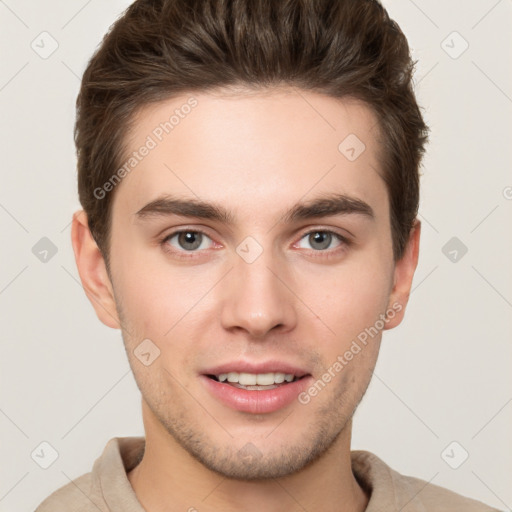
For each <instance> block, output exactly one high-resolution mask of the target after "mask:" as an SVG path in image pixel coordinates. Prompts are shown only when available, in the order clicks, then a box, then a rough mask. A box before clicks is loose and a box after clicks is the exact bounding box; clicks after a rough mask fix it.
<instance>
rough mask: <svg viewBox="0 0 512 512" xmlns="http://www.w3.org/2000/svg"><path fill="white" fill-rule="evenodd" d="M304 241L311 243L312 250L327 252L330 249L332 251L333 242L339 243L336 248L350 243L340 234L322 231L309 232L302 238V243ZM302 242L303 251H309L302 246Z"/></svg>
mask: <svg viewBox="0 0 512 512" xmlns="http://www.w3.org/2000/svg"><path fill="white" fill-rule="evenodd" d="M303 240H305V241H306V242H307V243H309V244H310V248H312V249H313V250H314V251H325V250H326V249H329V248H331V249H332V248H333V247H332V246H331V244H332V242H333V241H334V242H336V241H338V244H337V245H335V246H334V248H336V247H340V246H343V245H348V243H349V241H348V240H347V239H346V238H345V237H343V236H341V235H339V234H338V233H334V232H333V231H326V230H321V229H317V230H314V231H309V232H308V233H306V234H305V235H304V236H303V237H302V238H301V242H302V241H303ZM301 242H299V247H300V248H302V249H308V247H304V246H303V245H301Z"/></svg>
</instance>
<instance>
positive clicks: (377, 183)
mask: <svg viewBox="0 0 512 512" xmlns="http://www.w3.org/2000/svg"><path fill="white" fill-rule="evenodd" d="M191 97H193V98H194V100H193V101H191V100H190V98H191ZM187 102H188V104H189V105H194V106H193V107H192V108H182V106H183V105H185V104H187ZM176 109H178V111H179V112H180V113H181V114H180V115H178V117H177V118H179V121H177V122H176V119H177V118H176V119H175V120H174V121H175V125H174V126H173V128H172V131H171V130H170V129H169V126H167V129H168V130H169V133H166V131H165V130H164V129H163V128H162V125H161V123H164V122H165V121H166V120H169V117H170V115H172V113H173V112H175V111H176ZM163 126H165V125H163ZM159 127H160V130H159V129H158V128H159ZM351 134H352V135H351ZM148 136H149V138H150V139H151V140H152V141H153V142H154V144H153V143H152V142H149V140H150V139H148ZM347 136H350V138H349V139H347V141H345V142H344V143H343V141H344V140H345V138H346V137H347ZM355 137H357V139H356V138H355ZM127 140H128V145H129V148H130V153H131V152H133V151H137V150H138V149H139V148H140V147H141V146H144V145H146V147H148V145H149V146H150V150H149V151H147V152H145V151H142V152H141V153H147V154H146V155H145V156H143V157H142V158H141V159H140V161H138V162H137V164H136V166H135V167H134V168H133V170H131V171H130V172H129V173H126V175H125V176H124V178H123V180H122V182H121V183H120V184H118V185H117V188H116V190H115V196H114V201H113V206H112V245H111V268H112V274H111V279H112V280H111V285H112V290H113V295H114V296H115V309H113V310H112V316H115V317H116V318H118V320H119V322H120V326H121V329H122V334H123V339H124V342H125V346H126V351H127V355H128V358H129V361H130V365H131V368H132V370H133V373H134V376H135V379H136V381H137V384H138V386H139V388H140V390H141V393H142V397H143V400H144V402H145V405H146V406H147V410H148V411H149V414H151V415H152V417H153V420H154V421H157V422H158V424H159V425H161V426H162V427H163V428H164V429H165V431H166V432H168V433H169V434H170V435H171V436H172V438H174V439H175V440H176V441H177V442H178V443H179V445H181V447H182V448H184V449H185V450H186V451H187V452H188V453H190V454H191V455H192V456H193V457H194V458H195V459H197V460H198V461H200V462H201V463H202V464H203V465H205V466H206V467H208V468H210V469H213V470H215V471H217V472H219V473H221V474H223V475H225V476H227V477H230V478H238V479H259V478H270V477H279V476H284V475H289V474H291V473H293V472H296V471H299V470H300V469H301V468H303V467H305V466H306V465H307V464H308V463H310V462H311V461H314V460H316V459H318V457H319V456H320V455H322V454H323V453H324V452H325V451H326V450H327V448H329V447H330V446H331V445H332V444H333V443H334V442H335V441H336V439H337V438H338V437H339V436H340V433H342V432H343V431H344V429H345V428H346V427H347V426H348V425H349V423H350V419H351V417H352V414H353V413H354V410H355V408H356V407H357V404H358V403H359V401H360V400H361V398H362V396H363V394H364V392H365V391H366V388H367V386H368V383H369V381H370V377H371V373H372V371H373V368H374V366H375V363H376V359H377V354H378V350H379V345H380V339H381V334H382V330H383V329H386V328H390V327H393V326H394V325H396V324H397V323H399V321H400V320H401V315H402V314H403V308H404V307H405V302H406V299H407V298H406V295H407V294H408V290H407V293H405V294H404V293H402V294H400V293H399V291H400V290H398V285H400V283H401V281H400V279H402V278H401V277H400V275H401V274H399V269H400V267H399V265H400V263H399V264H398V265H397V266H395V262H394V261H393V250H392V238H391V229H390V222H389V205H388V201H389V199H388V194H387V191H386V187H385V184H384V181H383V180H382V178H381V176H380V174H379V172H380V167H379V154H380V147H379V145H378V133H377V126H376V118H375V117H374V116H373V114H372V113H371V111H370V110H369V109H368V108H367V107H366V106H365V105H363V104H361V103H358V102H355V101H352V102H350V101H348V100H343V101H340V100H336V99H333V98H330V97H326V96H323V95H319V94H315V93H310V92H305V91H301V92H300V94H299V93H298V92H297V91H293V90H286V89H279V90H278V89H274V90H272V91H270V92H266V93H258V94H255V93H251V94H239V95H234V94H231V95H230V94H229V93H228V92H224V93H223V94H220V93H218V94H216V95H214V94H206V93H198V94H190V95H183V96H181V97H179V98H173V99H172V100H169V101H166V102H162V103H159V104H157V105H152V106H151V107H150V108H146V109H144V110H143V111H142V112H140V114H139V115H138V118H137V122H136V123H135V125H134V129H133V131H132V133H131V134H130V136H129V138H128V139H127ZM340 143H341V146H340ZM362 144H364V147H363V146H362ZM350 148H354V151H352V150H351V149H350ZM363 148H364V150H363V151H362V152H361V149H363ZM359 153H360V154H359ZM139 156H140V155H139ZM354 156H355V157H356V158H354ZM406 258H407V256H406ZM404 261H405V262H407V260H404ZM405 264H406V263H404V265H405ZM407 275H408V277H410V278H412V275H410V276H409V274H407ZM399 281H400V282H399ZM402 281H404V279H402ZM405 281H407V282H406V283H405V284H404V285H403V286H402V288H404V287H405V288H407V285H410V282H409V281H408V279H405ZM397 283H398V285H397ZM106 307H107V306H106ZM104 309H106V308H103V310H104ZM97 311H98V314H99V315H100V318H101V319H102V320H103V321H104V322H105V323H107V324H108V325H111V326H113V325H112V324H111V320H108V319H106V316H105V314H104V313H102V312H100V308H98V309H97ZM143 340H145V341H143ZM283 374H284V375H283ZM283 379H284V382H283ZM290 379H293V380H292V381H291V382H287V381H288V380H290ZM230 381H231V382H230ZM237 381H238V382H237Z"/></svg>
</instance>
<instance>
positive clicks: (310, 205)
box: [135, 194, 375, 225]
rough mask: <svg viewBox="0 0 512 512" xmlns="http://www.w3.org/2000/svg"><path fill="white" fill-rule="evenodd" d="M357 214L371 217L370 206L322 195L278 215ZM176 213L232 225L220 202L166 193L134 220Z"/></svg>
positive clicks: (288, 217)
mask: <svg viewBox="0 0 512 512" xmlns="http://www.w3.org/2000/svg"><path fill="white" fill-rule="evenodd" d="M348 214H359V215H363V216H365V217H367V218H369V219H372V220H373V219H374V218H375V214H374V212H373V209H372V207H371V206H370V205H369V204H368V203H366V202H365V201H363V200H361V199H358V198H355V197H351V196H348V195H346V194H326V195H323V196H321V197H318V198H316V199H314V200H311V201H308V202H304V203H297V204H295V205H294V206H293V207H292V208H290V209H289V210H287V211H286V212H285V213H284V214H283V215H282V220H283V222H285V223H293V222H297V221H299V220H305V219H313V218H318V217H329V216H333V215H348ZM170 215H179V216H182V217H194V218H199V219H207V220H212V221H218V222H220V223H223V224H227V225H233V224H235V216H234V215H233V213H232V212H231V211H230V210H227V209H226V208H224V207H223V206H221V205H220V204H216V203H209V202H205V201H201V200H198V199H192V198H191V199H180V198H178V197H173V196H170V195H165V196H162V197H159V198H157V199H155V200H153V201H151V202H150V203H148V204H146V205H145V206H144V207H143V208H141V209H140V210H139V211H137V212H136V213H135V216H136V218H137V219H140V220H143V219H146V218H149V217H166V216H170Z"/></svg>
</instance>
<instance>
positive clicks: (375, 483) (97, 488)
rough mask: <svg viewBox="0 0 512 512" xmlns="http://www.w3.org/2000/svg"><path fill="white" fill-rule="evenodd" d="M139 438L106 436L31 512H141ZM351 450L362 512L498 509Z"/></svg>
mask: <svg viewBox="0 0 512 512" xmlns="http://www.w3.org/2000/svg"><path fill="white" fill-rule="evenodd" d="M144 446H145V438H144V437H114V438H112V439H110V440H109V441H108V443H107V445H106V447H105V449H104V450H103V453H102V454H101V456H100V457H98V458H97V459H96V461H95V462H94V465H93V468H92V471H91V472H89V473H86V474H84V475H82V476H80V477H78V478H76V479H75V480H73V481H72V482H69V483H68V484H66V485H64V486H63V487H61V488H60V489H57V490H56V491H55V492H54V493H53V494H51V495H50V496H48V497H47V498H46V499H45V500H44V501H43V502H42V503H41V504H40V505H39V506H38V508H37V509H36V511H35V512H98V511H101V512H111V511H116V512H121V511H122V512H145V511H144V508H143V507H142V505H141V504H140V502H139V501H138V500H137V496H136V495H135V492H134V490H133V488H132V486H131V484H130V481H129V480H128V477H127V473H128V472H129V471H131V470H132V469H133V468H134V467H135V466H136V465H137V464H138V463H139V462H140V461H141V460H142V456H143V454H144ZM350 453H351V461H352V471H353V473H354V476H355V477H356V479H357V480H358V482H359V484H360V485H361V487H363V489H364V490H365V491H366V492H367V494H368V495H369V496H370V498H369V502H368V506H367V508H366V512H390V511H400V512H432V511H435V512H461V511H463V512H477V511H478V512H492V511H494V512H499V511H498V509H495V508H491V507H489V506H487V505H485V504H483V503H481V502H480V501H476V500H473V499H470V498H466V497H464V496H461V495H460V494H456V493H454V492H452V491H449V490H448V489H444V488H442V487H439V486H437V485H434V484H430V483H428V482H426V481H425V480H421V479H419V478H414V477H411V476H404V475H401V474H400V473H398V472H396V471H394V470H393V469H391V467H389V466H388V465H387V464H386V463H385V462H383V461H382V460H381V459H380V458H379V457H377V456H376V455H374V454H373V453H371V452H368V451H364V450H353V451H351V452H350Z"/></svg>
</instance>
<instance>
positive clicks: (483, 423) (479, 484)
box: [0, 0, 512, 512]
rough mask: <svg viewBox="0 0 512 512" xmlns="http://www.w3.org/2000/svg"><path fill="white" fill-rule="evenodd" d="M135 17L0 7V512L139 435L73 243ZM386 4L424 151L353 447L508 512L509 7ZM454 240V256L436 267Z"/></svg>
mask: <svg viewBox="0 0 512 512" xmlns="http://www.w3.org/2000/svg"><path fill="white" fill-rule="evenodd" d="M128 4H129V1H128V0H123V1H122V0H109V1H99V0H89V1H84V0H69V1H66V2H63V1H61V2H59V1H56V0H52V1H46V2H36V1H29V2H21V1H15V0H0V22H1V27H2V29H1V32H0V48H2V66H1V71H0V105H1V108H2V123H1V133H0V141H1V147H2V150H1V155H2V161H1V169H2V170H1V172H2V179H1V188H0V227H1V233H2V243H1V247H2V251H1V256H2V263H1V266H0V311H1V315H2V324H1V325H2V329H1V339H0V348H1V356H0V361H1V364H2V368H1V374H0V378H1V388H0V389H1V397H0V439H1V440H2V454H1V460H2V464H1V469H0V510H1V511H6V512H7V511H13V510H17V511H32V510H34V508H35V507H36V505H37V504H39V503H40V501H42V500H43V498H45V497H46V496H47V495H49V494H50V493H51V492H52V491H54V490H56V489H57V488H58V487H61V486H62V485H65V484H67V483H68V482H69V481H70V480H71V479H74V478H76V477H77V476H79V475H81V474H83V473H86V472H88V471H90V469H91V468H92V464H93V462H94V460H95V459H96V458H97V457H98V456H99V455H100V453H101V452H102V450H103V448H104V446H105V444H106V442H107V441H108V440H109V439H110V438H112V437H114V436H128V435H142V434H143V427H142V420H141V413H140V394H139V391H138V389H137V387H136V385H135V382H134V379H133V377H132V374H131V371H130V369H129V366H128V362H127V359H126V355H125V353H124V348H123V346H122V340H121V335H120V331H117V330H112V329H109V328H107V327H105V326H103V324H101V323H100V322H99V320H98V319H97V318H96V316H95V314H94V311H93V308H92V306H91V305H90V303H89V302H88V300H87V298H86V296H85V294H84V292H83V290H82V287H81V285H80V281H79V278H78V273H77V270H76V267H75V262H74V257H73V253H72V248H71V243H70V220H71V215H72V213H73V211H75V210H76V209H78V208H79V207H80V205H79V202H78V199H77V194H76V171H75V164H76V160H75V153H74V151H75V149H74V145H73V139H72V129H73V122H74V102H75V99H76V95H77V92H78V87H79V83H80V82H79V81H80V77H81V74H82V72H83V70H84V69H85V65H86V62H87V60H88V59H89V57H90V56H91V54H92V52H93V50H94V49H95V47H96V46H97V45H98V44H99V42H100V41H101V38H102V36H103V34H104V33H105V32H106V30H107V29H108V27H109V26H110V24H111V23H112V22H113V21H114V20H115V19H116V17H117V16H118V15H119V14H120V13H121V11H122V10H123V9H124V8H125V7H126V6H127V5H128ZM384 5H385V6H386V7H387V9H388V11H389V13H390V15H391V17H392V18H394V19H395V20H396V21H397V22H398V23H399V24H400V26H401V27H402V29H403V31H404V32H405V34H406V36H407V37H408V39H409V42H410V45H411V47H412V48H413V53H414V56H415V58H417V59H419V63H418V65H417V72H416V78H415V80H416V83H417V95H418V99H419V102H420V104H421V105H422V107H423V108H424V109H425V118H426V121H427V123H428V124H429V125H430V127H431V129H432V134H431V143H430V145H429V148H428V154H427V156H426V158H425V160H424V165H423V177H422V202H421V207H420V212H421V219H422V220H423V233H422V241H421V256H420V261H419V266H418V270H417V273H416V277H415V280H414V284H413V292H412V295H411V300H410V303H409V306H408V312H407V315H406V319H405V321H404V323H403V324H402V325H401V326H400V327H398V328H397V329H395V330H394V331H390V332H389V331H388V332H386V333H384V339H383V343H382V349H381V355H380V359H379V362H378V364H377V368H376V371H375V377H374V379H373V381H372V383H371V385H370V388H369V390H368V393H367V395H366V397H365V399H364V400H363V403H362V404H361V406H360V407H359V409H358V411H357V412H356V415H355V419H354V435H353V448H354V449H366V450H370V451H373V452H374V453H376V454H377V455H378V456H380V457H381V458H383V459H384V460H385V461H386V462H387V463H388V464H390V465H391V466H392V467H393V468H394V469H396V470H398V471H400V472H401V473H405V474H410V475H414V476H417V477H419V478H423V479H425V480H427V481H429V482H432V483H434V484H437V485H442V486H445V487H448V488H450V489H452V490H454V491H456V492H459V493H462V494H465V495H467V496H470V497H473V498H476V499H479V500H481V501H484V502H486V503H488V504H490V505H493V506H495V507H498V508H500V509H503V510H505V509H507V510H510V507H511V506H512V487H511V486H510V482H511V481H512V479H511V477H512V457H511V455H512V449H511V448H512V437H511V434H510V432H511V428H510V426H511V420H512V403H511V402H512V386H511V382H512V377H511V372H510V363H511V360H512V358H511V356H512V343H511V327H512V315H511V313H512V271H511V264H510V262H511V261H512V237H511V236H510V233H511V232H512V231H511V227H512V226H511V224H512V222H511V220H512V215H511V214H512V175H511V173H510V169H511V164H512V155H511V143H510V135H511V130H510V128H511V118H512V115H511V114H512V99H511V98H512V77H511V69H510V62H512V55H511V53H512V45H511V44H510V43H511V41H510V39H511V38H510V33H511V30H512V1H511V0H500V1H496V0H481V1H467V0H466V1H463V0H453V1H451V2H445V1H444V0H415V1H412V0H385V1H384ZM43 31H47V32H48V33H49V34H51V36H47V35H43V36H41V35H40V34H41V33H42V32H43ZM454 31H456V32H457V33H458V34H460V35H457V34H453V32H454ZM52 38H53V39H54V40H55V41H56V42H57V43H58V48H57V49H56V50H55V51H54V53H53V54H51V55H50V56H47V58H42V57H41V56H40V55H39V54H38V53H36V51H34V49H33V48H32V47H31V44H32V45H33V46H34V47H35V48H36V49H37V51H38V52H39V53H43V52H48V51H49V50H51V48H52V46H51V45H52V44H55V43H52ZM443 41H444V43H443ZM465 41H467V43H468V44H469V47H468V48H467V50H466V51H464V52H463V53H462V54H460V55H458V54H459V53H460V52H461V50H462V49H463V48H464V47H465ZM44 56H46V55H44ZM454 57H457V58H454ZM43 237H47V238H49V239H50V240H51V241H52V243H53V244H54V245H55V246H56V248H57V253H56V254H55V255H54V256H53V257H50V256H51V253H50V254H49V255H48V261H47V262H42V261H40V260H39V259H38V258H37V257H36V255H35V254H34V253H33V252H32V248H33V247H34V246H35V245H36V244H37V243H38V241H39V240H40V239H41V238H43ZM452 237H457V239H458V240H459V241H458V242H457V241H456V242H455V243H456V244H459V245H458V246H456V245H455V246H451V245H449V246H448V247H447V248H446V249H445V250H444V252H445V253H447V254H448V256H446V255H445V253H444V252H443V247H445V244H447V243H448V242H449V240H450V239H452ZM461 243H462V244H464V245H465V246H466V247H467V249H468V252H467V253H466V254H465V255H464V256H462V257H461V255H462V252H461V245H460V244H461ZM454 250H455V251H457V253H454V252H453V251H454ZM450 253H451V254H450ZM455 256H456V257H457V261H455V262H453V261H450V259H449V258H452V259H453V258H454V257H455ZM44 441H45V442H47V443H49V444H50V445H51V446H52V447H53V448H54V449H55V450H56V451H57V452H58V458H57V459H56V460H55V462H54V463H53V464H52V465H51V466H50V467H49V468H48V469H42V468H41V467H40V465H39V464H41V463H44V462H45V461H46V462H49V459H48V457H49V456H50V455H49V454H50V453H51V452H50V449H49V448H48V447H46V446H45V445H43V447H41V446H40V444H41V443H42V442H44ZM453 441H456V442H457V443H458V444H457V445H452V446H451V447H449V448H448V450H447V451H445V448H446V447H447V446H449V445H450V443H452V442H453ZM41 450H42V451H41ZM463 450H465V451H467V452H468V453H469V457H468V459H467V460H466V461H465V462H464V463H463V464H462V465H461V466H460V467H459V468H458V469H452V468H451V467H450V466H449V465H448V463H447V462H446V461H449V462H450V463H451V464H452V465H456V463H457V462H460V460H461V457H462V456H463V455H464V452H463ZM33 453H34V458H32V456H31V454H33ZM42 453H44V454H45V455H44V457H43V456H41V455H40V456H39V457H37V454H42ZM442 453H445V456H444V459H443V457H442ZM36 461H37V462H38V463H39V464H38V463H36Z"/></svg>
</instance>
